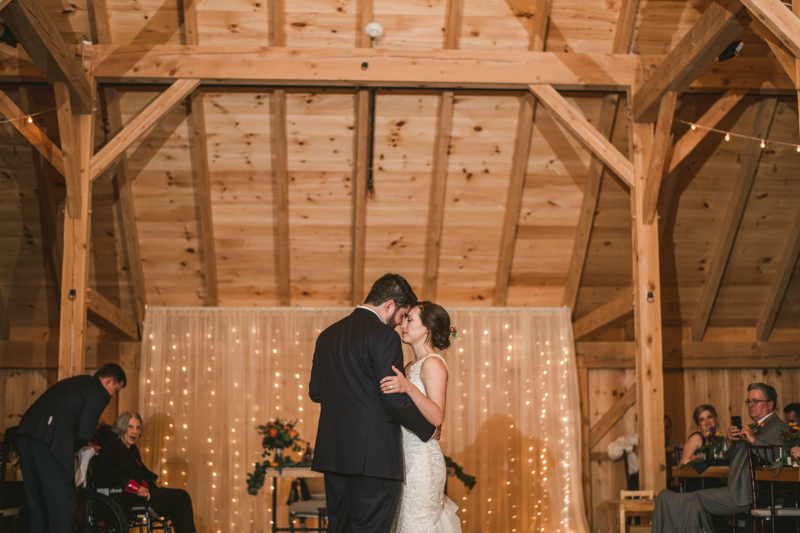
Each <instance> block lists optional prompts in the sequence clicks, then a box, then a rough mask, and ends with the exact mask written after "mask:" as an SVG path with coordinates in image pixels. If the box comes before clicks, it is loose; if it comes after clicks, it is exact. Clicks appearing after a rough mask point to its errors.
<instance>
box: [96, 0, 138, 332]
mask: <svg viewBox="0 0 800 533" xmlns="http://www.w3.org/2000/svg"><path fill="white" fill-rule="evenodd" d="M91 4H92V18H91V20H92V22H93V28H94V35H95V37H96V39H97V42H99V43H101V44H111V43H112V40H111V26H110V24H109V16H108V6H107V4H106V0H92V2H91ZM103 96H104V98H103V103H104V110H105V116H106V120H107V121H108V129H109V132H110V134H111V135H117V134H119V132H121V131H122V129H123V123H122V109H121V108H120V93H119V92H118V91H117V89H115V88H114V87H105V88H104V89H103ZM114 179H115V180H116V181H117V190H118V193H119V207H120V214H121V218H122V232H123V239H124V245H125V254H126V256H127V262H128V268H129V272H130V276H131V286H132V289H133V310H134V313H135V317H134V318H135V319H136V324H137V325H138V326H139V328H141V327H142V326H143V324H144V313H145V308H146V306H147V291H146V287H145V279H144V268H143V265H142V255H141V251H140V249H139V229H138V227H137V225H136V207H135V205H134V202H133V189H132V186H131V185H132V182H133V179H134V175H133V172H132V171H131V169H130V166H129V164H128V157H127V155H126V154H125V153H123V154H122V155H121V156H120V158H119V161H118V162H117V166H116V169H115V173H114Z"/></svg>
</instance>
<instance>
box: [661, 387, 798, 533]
mask: <svg viewBox="0 0 800 533" xmlns="http://www.w3.org/2000/svg"><path fill="white" fill-rule="evenodd" d="M745 403H746V404H747V410H748V414H749V415H750V418H751V419H752V420H753V423H752V424H750V425H749V426H743V427H742V429H741V430H740V429H739V428H738V427H737V426H731V427H730V428H729V429H728V434H727V436H726V437H725V446H724V448H723V450H724V454H725V457H727V458H728V459H730V460H731V466H730V468H729V469H728V485H727V486H726V487H719V488H713V489H705V490H699V491H697V492H690V493H683V494H678V493H675V492H670V491H668V490H664V491H661V493H660V494H659V495H658V498H657V499H656V505H655V512H654V513H653V529H652V531H653V533H673V532H695V531H697V532H701V531H708V532H712V531H714V526H713V525H712V524H711V523H710V521H709V517H708V515H709V514H711V515H717V516H730V515H733V514H738V513H746V512H747V511H749V510H750V507H751V505H752V503H753V494H752V491H751V487H750V469H749V466H748V461H747V446H746V444H747V443H748V442H749V443H750V444H755V445H759V446H780V445H781V444H782V442H783V434H784V432H786V431H788V429H789V426H788V425H786V423H785V422H783V421H782V420H781V419H780V418H778V415H777V414H775V406H776V405H777V403H778V393H777V392H775V389H774V388H773V387H771V386H769V385H767V384H765V383H751V384H750V385H749V386H748V387H747V400H746V401H745Z"/></svg>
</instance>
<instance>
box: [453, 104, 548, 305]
mask: <svg viewBox="0 0 800 533" xmlns="http://www.w3.org/2000/svg"><path fill="white" fill-rule="evenodd" d="M535 112H536V99H535V98H534V97H533V95H532V94H531V93H527V94H525V95H524V96H523V97H522V101H521V102H520V106H519V114H518V116H517V134H516V137H515V138H514V154H513V156H512V158H511V175H510V177H509V181H508V193H507V195H506V209H505V215H504V218H503V229H502V233H501V235H500V255H499V258H498V262H497V276H496V279H495V288H494V305H495V306H500V307H502V306H505V305H506V300H507V298H508V280H509V277H510V276H511V265H512V264H513V262H514V244H515V242H516V238H517V224H518V223H519V210H520V206H521V205H522V192H523V189H524V188H525V174H526V173H527V171H528V156H529V155H530V151H531V138H532V137H533V118H534V113H535ZM448 138H449V137H448Z"/></svg>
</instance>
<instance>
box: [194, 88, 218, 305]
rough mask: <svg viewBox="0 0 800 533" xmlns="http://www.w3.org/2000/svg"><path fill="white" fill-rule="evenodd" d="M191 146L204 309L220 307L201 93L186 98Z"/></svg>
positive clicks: (209, 175)
mask: <svg viewBox="0 0 800 533" xmlns="http://www.w3.org/2000/svg"><path fill="white" fill-rule="evenodd" d="M188 104H189V106H188V107H189V109H188V114H189V124H190V130H189V131H190V136H189V139H190V142H189V145H190V147H191V150H192V174H193V177H194V192H195V201H196V204H195V205H196V207H197V209H196V211H197V223H198V224H197V225H198V230H199V237H200V252H201V272H202V275H203V289H204V293H203V305H206V306H209V307H214V306H217V305H219V288H218V283H217V247H216V241H215V240H214V215H213V210H212V204H211V171H210V170H209V168H208V144H207V140H206V114H205V109H204V107H203V92H202V91H201V90H199V89H198V90H196V91H194V92H192V94H191V95H190V96H189V98H188Z"/></svg>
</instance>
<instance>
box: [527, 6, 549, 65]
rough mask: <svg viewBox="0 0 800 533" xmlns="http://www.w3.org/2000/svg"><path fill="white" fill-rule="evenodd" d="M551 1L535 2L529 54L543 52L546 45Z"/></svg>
mask: <svg viewBox="0 0 800 533" xmlns="http://www.w3.org/2000/svg"><path fill="white" fill-rule="evenodd" d="M551 8H552V2H551V0H536V7H534V9H533V31H531V39H530V42H529V43H528V50H530V51H531V52H544V50H545V45H546V43H547V28H548V26H549V22H550V9H551Z"/></svg>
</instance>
